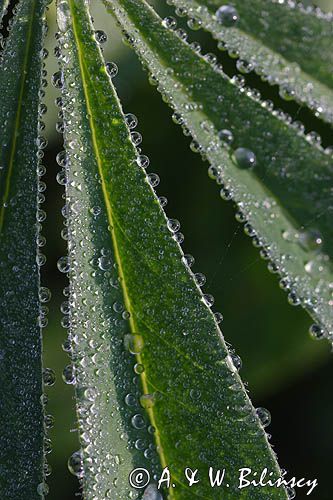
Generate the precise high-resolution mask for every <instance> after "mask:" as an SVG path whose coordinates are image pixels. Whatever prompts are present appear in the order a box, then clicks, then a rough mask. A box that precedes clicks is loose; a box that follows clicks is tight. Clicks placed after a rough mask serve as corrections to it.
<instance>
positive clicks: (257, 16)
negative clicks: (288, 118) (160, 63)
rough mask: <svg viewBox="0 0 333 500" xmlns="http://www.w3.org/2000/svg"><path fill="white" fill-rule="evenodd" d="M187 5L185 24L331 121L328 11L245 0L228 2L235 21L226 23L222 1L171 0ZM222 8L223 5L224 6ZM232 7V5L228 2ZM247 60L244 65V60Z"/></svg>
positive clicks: (332, 34)
mask: <svg viewBox="0 0 333 500" xmlns="http://www.w3.org/2000/svg"><path fill="white" fill-rule="evenodd" d="M173 3H174V5H175V6H176V7H177V8H182V9H185V11H186V12H187V15H188V16H189V18H190V21H189V25H190V26H194V27H195V28H196V27H197V26H198V25H201V26H202V27H203V28H204V29H205V30H207V31H210V32H211V33H212V35H213V36H214V38H215V39H216V40H218V42H219V45H218V46H219V48H221V50H228V51H229V54H230V55H231V56H232V57H240V59H241V61H240V64H239V63H238V64H239V66H238V67H239V68H240V70H241V71H242V72H249V71H251V70H254V71H256V73H258V74H259V75H260V76H262V78H263V79H265V80H266V81H268V82H269V83H270V84H271V85H274V84H278V85H280V95H281V97H283V98H284V99H286V100H291V99H295V100H296V101H297V102H299V103H300V104H303V105H305V106H308V107H309V108H310V109H312V110H313V111H314V112H315V114H316V116H319V117H320V118H322V119H323V120H325V121H327V122H329V123H332V122H333V76H332V75H333V56H332V51H331V50H330V48H331V47H332V44H333V25H332V19H333V17H332V14H331V13H330V14H325V13H323V12H321V11H320V10H319V9H315V8H314V7H304V6H303V5H302V3H301V2H298V3H296V2H287V1H284V2H277V1H275V0H268V1H267V0H252V1H251V6H249V4H248V3H247V2H244V1H243V0H236V1H234V2H232V5H233V6H234V7H233V8H235V9H236V11H233V13H234V15H235V19H236V18H238V22H236V24H234V25H233V26H227V25H228V24H232V23H230V22H229V23H228V21H230V17H231V13H232V12H231V11H229V14H228V11H227V13H225V11H224V14H223V11H218V9H219V8H220V7H221V2H220V0H200V1H196V0H173ZM223 7H224V8H226V4H224V5H223ZM228 7H229V8H230V6H229V5H228ZM243 61H246V63H247V64H244V63H243Z"/></svg>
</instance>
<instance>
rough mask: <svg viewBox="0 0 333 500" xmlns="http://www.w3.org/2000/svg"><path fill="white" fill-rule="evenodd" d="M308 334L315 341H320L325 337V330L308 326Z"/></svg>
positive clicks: (314, 325) (315, 326)
mask: <svg viewBox="0 0 333 500" xmlns="http://www.w3.org/2000/svg"><path fill="white" fill-rule="evenodd" d="M309 333H310V335H311V337H312V338H314V339H316V340H321V339H323V338H324V337H325V330H324V329H323V328H321V327H320V326H319V325H316V324H313V325H311V326H310V328H309Z"/></svg>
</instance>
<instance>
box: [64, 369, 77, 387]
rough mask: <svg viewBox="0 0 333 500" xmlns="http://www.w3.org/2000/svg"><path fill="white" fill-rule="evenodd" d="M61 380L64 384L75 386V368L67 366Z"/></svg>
mask: <svg viewBox="0 0 333 500" xmlns="http://www.w3.org/2000/svg"><path fill="white" fill-rule="evenodd" d="M62 379H63V381H64V382H65V384H75V383H76V376H75V368H74V366H73V365H67V366H66V367H65V368H64V371H63V372H62Z"/></svg>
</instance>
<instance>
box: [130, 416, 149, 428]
mask: <svg viewBox="0 0 333 500" xmlns="http://www.w3.org/2000/svg"><path fill="white" fill-rule="evenodd" d="M131 423H132V425H133V427H134V429H143V428H144V427H145V426H146V422H145V419H144V418H143V416H142V415H141V414H140V413H137V414H136V415H134V416H133V417H132V419H131Z"/></svg>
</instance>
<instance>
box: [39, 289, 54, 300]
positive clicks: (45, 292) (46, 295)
mask: <svg viewBox="0 0 333 500" xmlns="http://www.w3.org/2000/svg"><path fill="white" fill-rule="evenodd" d="M39 300H40V301H41V302H42V303H44V304H45V303H46V302H49V301H50V300H51V292H50V290H49V289H48V288H46V287H45V286H41V287H40V289H39Z"/></svg>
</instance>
